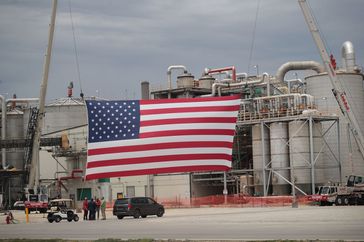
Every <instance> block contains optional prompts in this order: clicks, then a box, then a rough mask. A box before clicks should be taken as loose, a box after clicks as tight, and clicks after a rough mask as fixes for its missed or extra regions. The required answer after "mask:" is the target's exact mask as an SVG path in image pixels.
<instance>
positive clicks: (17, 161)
mask: <svg viewBox="0 0 364 242" xmlns="http://www.w3.org/2000/svg"><path fill="white" fill-rule="evenodd" d="M23 118H24V115H23V112H22V111H20V110H17V109H14V110H12V111H10V112H8V113H7V116H6V139H9V140H11V139H24V129H23ZM6 163H7V164H8V165H9V166H10V167H9V169H10V168H11V169H15V170H17V171H21V170H24V148H12V149H7V151H6ZM8 182H9V183H10V184H8V185H9V189H10V191H8V192H9V193H10V194H11V198H10V199H11V200H12V201H16V200H17V199H18V198H19V194H20V192H22V188H23V185H22V177H21V176H13V177H11V178H9V179H8ZM11 205H12V204H11Z"/></svg>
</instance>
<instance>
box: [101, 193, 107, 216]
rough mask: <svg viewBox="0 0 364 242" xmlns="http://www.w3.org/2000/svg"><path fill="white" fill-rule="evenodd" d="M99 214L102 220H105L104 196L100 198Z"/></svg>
mask: <svg viewBox="0 0 364 242" xmlns="http://www.w3.org/2000/svg"><path fill="white" fill-rule="evenodd" d="M101 215H102V220H106V201H105V198H104V197H102V198H101Z"/></svg>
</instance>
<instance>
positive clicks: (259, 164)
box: [252, 124, 270, 195]
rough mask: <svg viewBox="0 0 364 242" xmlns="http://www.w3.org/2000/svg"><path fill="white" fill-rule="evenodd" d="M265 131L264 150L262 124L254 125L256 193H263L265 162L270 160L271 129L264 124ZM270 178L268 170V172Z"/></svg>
mask: <svg viewBox="0 0 364 242" xmlns="http://www.w3.org/2000/svg"><path fill="white" fill-rule="evenodd" d="M263 132H264V141H263V142H264V152H263V144H262V135H261V125H260V124H255V125H253V127H252V140H253V169H254V187H255V194H256V195H263V194H264V189H263V162H265V164H267V163H268V162H269V160H270V144H269V129H268V127H266V126H265V125H264V126H263ZM266 179H268V172H266Z"/></svg>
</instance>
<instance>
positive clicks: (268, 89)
mask: <svg viewBox="0 0 364 242" xmlns="http://www.w3.org/2000/svg"><path fill="white" fill-rule="evenodd" d="M265 77H267V78H268V81H267V97H269V96H270V79H269V74H268V73H267V72H264V73H263V78H262V81H263V82H264V79H265Z"/></svg>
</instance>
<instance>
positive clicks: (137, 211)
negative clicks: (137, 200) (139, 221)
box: [133, 209, 140, 218]
mask: <svg viewBox="0 0 364 242" xmlns="http://www.w3.org/2000/svg"><path fill="white" fill-rule="evenodd" d="M133 216H134V218H139V217H140V211H139V209H137V210H135V211H134V215H133Z"/></svg>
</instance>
